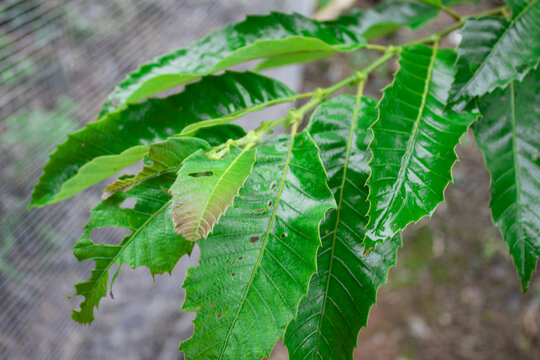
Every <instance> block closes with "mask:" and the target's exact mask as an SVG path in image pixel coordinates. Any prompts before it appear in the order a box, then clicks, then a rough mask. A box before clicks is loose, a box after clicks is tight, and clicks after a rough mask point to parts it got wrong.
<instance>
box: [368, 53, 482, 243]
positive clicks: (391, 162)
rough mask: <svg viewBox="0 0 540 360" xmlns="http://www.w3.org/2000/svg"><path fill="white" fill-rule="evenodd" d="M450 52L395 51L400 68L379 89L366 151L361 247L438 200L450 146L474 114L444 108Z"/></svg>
mask: <svg viewBox="0 0 540 360" xmlns="http://www.w3.org/2000/svg"><path fill="white" fill-rule="evenodd" d="M454 61H455V52H454V51H453V50H449V49H445V50H440V49H439V48H438V47H437V46H435V47H434V48H433V49H431V48H429V47H426V46H424V45H415V46H412V47H410V48H406V49H404V50H403V51H402V53H401V59H400V61H399V64H400V70H399V71H398V73H397V74H396V77H395V79H394V82H393V83H392V85H391V86H390V87H388V88H387V89H385V90H384V96H383V98H382V100H381V103H380V105H379V119H378V120H377V122H376V123H375V124H374V125H373V127H372V129H373V134H374V137H373V140H372V142H371V143H370V150H371V152H372V153H373V158H372V160H371V162H370V168H371V176H370V178H369V182H368V186H369V190H370V194H369V201H370V209H369V213H368V215H369V218H370V219H369V224H368V231H367V237H366V245H367V246H368V247H371V246H372V245H373V243H374V242H381V241H383V240H384V239H386V238H387V237H391V236H393V235H394V234H395V233H396V232H397V231H398V230H401V229H404V228H405V226H406V225H407V224H408V223H410V222H413V221H417V220H419V219H420V218H421V217H423V216H424V215H431V214H432V213H433V211H434V210H435V207H436V206H437V204H439V202H441V201H442V200H443V194H444V189H445V188H446V186H447V185H448V183H449V181H450V180H451V169H452V165H453V164H454V162H455V161H456V154H455V152H454V147H455V146H456V145H457V144H458V142H459V138H460V137H461V135H463V134H464V133H465V132H466V131H467V129H468V127H469V125H470V124H471V122H472V121H473V120H474V116H472V115H471V114H469V113H464V114H456V113H453V112H448V113H445V112H444V108H445V106H446V103H447V99H448V93H449V90H450V86H451V84H452V81H453V75H454V72H455V71H454V67H453V64H454Z"/></svg>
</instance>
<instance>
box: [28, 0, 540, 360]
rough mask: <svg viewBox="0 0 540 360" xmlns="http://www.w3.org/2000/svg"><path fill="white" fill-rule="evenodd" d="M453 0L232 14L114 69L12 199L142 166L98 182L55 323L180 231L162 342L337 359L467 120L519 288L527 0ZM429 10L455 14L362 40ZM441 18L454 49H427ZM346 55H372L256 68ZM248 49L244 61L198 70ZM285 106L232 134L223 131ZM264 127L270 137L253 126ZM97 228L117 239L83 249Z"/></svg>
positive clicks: (534, 26)
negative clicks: (450, 21)
mask: <svg viewBox="0 0 540 360" xmlns="http://www.w3.org/2000/svg"><path fill="white" fill-rule="evenodd" d="M457 2H459V1H442V2H441V1H440V0H429V1H428V0H425V1H423V2H407V1H388V2H384V3H382V4H380V5H377V6H375V7H373V8H371V9H369V10H365V11H359V10H356V11H353V12H351V13H349V14H346V15H343V16H341V17H339V18H338V19H336V20H333V21H327V22H318V21H315V20H311V19H309V18H306V17H303V16H301V15H298V14H293V15H289V14H281V13H271V14H269V15H265V16H249V17H248V18H247V19H246V20H245V21H243V22H240V23H237V24H232V25H229V26H227V27H226V28H224V29H222V30H219V31H215V32H213V33H210V34H209V35H208V36H207V37H206V38H204V39H202V40H200V41H197V42H195V43H193V44H191V45H190V46H188V47H187V48H184V49H180V50H176V51H173V52H172V53H170V54H167V55H164V56H162V57H160V58H157V59H155V60H153V61H151V62H150V63H148V64H145V65H143V66H141V67H140V68H139V69H137V70H136V71H134V72H133V73H131V74H129V75H128V76H127V77H126V78H125V80H124V81H122V82H121V83H120V84H119V85H118V86H117V87H116V88H115V89H114V90H113V92H112V93H111V95H110V96H109V97H108V99H107V101H106V103H105V105H104V106H103V109H102V110H101V113H100V117H99V119H98V120H97V121H96V122H94V123H91V124H88V125H87V126H86V127H85V128H84V129H82V130H79V131H77V132H74V133H72V134H71V135H70V136H69V137H68V139H67V140H66V141H65V142H64V143H63V144H61V145H60V146H59V147H58V148H57V150H56V151H55V152H54V153H53V154H52V155H51V157H50V160H49V162H48V164H47V165H46V166H45V169H44V173H43V175H42V176H41V178H40V180H39V183H38V184H37V185H36V187H35V189H34V193H33V197H32V202H31V206H44V205H48V204H52V203H56V202H59V201H62V200H64V199H67V198H69V197H71V196H73V195H75V194H77V193H79V192H80V191H82V190H84V189H86V188H88V187H90V186H92V185H94V184H96V183H97V182H99V181H101V180H104V179H106V178H108V177H110V176H112V175H114V174H116V173H118V172H119V171H121V170H122V169H124V168H125V167H127V166H129V165H132V164H134V163H136V162H138V161H141V160H143V161H144V166H143V169H142V170H141V171H140V172H139V173H138V174H135V175H123V176H121V177H120V178H119V179H118V180H116V181H114V182H113V183H111V184H110V185H108V186H107V187H106V188H105V189H104V194H103V200H102V201H101V203H99V204H98V205H97V206H96V207H95V208H94V209H93V210H92V212H91V216H90V220H89V222H88V224H87V225H86V227H85V228H84V234H83V236H82V237H81V238H80V239H79V240H78V241H77V244H76V245H75V248H74V254H75V256H76V257H77V259H78V260H80V261H82V260H94V261H95V264H96V266H95V269H94V270H93V271H92V275H91V277H90V279H89V280H87V281H84V282H81V283H79V284H77V285H76V293H75V295H80V296H83V297H84V301H83V302H82V303H81V305H80V309H78V310H75V311H74V312H73V318H74V319H75V320H76V321H79V322H81V323H90V322H92V320H93V319H94V309H95V308H97V307H98V305H99V302H100V299H101V298H103V297H104V296H106V294H107V290H108V287H109V286H112V282H113V281H114V278H116V275H117V273H116V274H115V275H114V276H113V279H112V280H111V281H110V280H109V275H110V274H109V272H110V269H111V267H112V266H113V265H114V264H119V265H122V264H128V265H129V266H131V267H132V268H135V267H138V266H146V267H147V268H149V269H150V272H151V274H152V275H155V274H162V273H165V272H171V271H172V269H173V268H174V266H175V264H176V263H177V262H178V260H179V259H180V258H181V257H182V256H184V255H189V254H190V253H191V250H192V249H193V246H194V245H195V243H197V244H198V246H199V247H200V250H201V258H200V263H199V265H198V266H197V267H195V268H192V269H190V270H189V271H188V274H187V278H186V280H185V282H184V284H183V287H184V289H185V290H186V299H185V303H184V305H183V309H184V310H186V311H196V312H197V316H196V318H195V320H194V323H195V332H194V335H193V337H191V338H190V339H188V340H186V341H184V342H183V343H182V344H181V346H180V349H181V350H182V351H184V353H185V355H186V356H187V358H190V359H198V358H204V359H207V358H219V359H223V358H227V359H238V358H249V359H260V358H262V357H264V356H268V354H269V353H270V351H271V349H272V347H273V345H274V344H275V343H276V341H278V340H280V339H283V340H284V343H285V345H286V346H287V348H288V350H289V355H290V357H291V358H292V359H306V358H317V357H319V358H323V359H350V358H351V357H352V352H353V349H354V347H355V346H356V339H357V336H358V332H359V330H360V329H361V328H362V327H363V326H365V325H366V323H367V318H368V314H369V310H370V308H371V306H372V305H373V304H374V303H375V301H376V295H377V290H378V288H379V287H380V286H381V285H383V284H385V283H386V279H387V274H388V271H389V268H390V267H391V266H392V265H394V264H395V262H396V253H397V249H398V248H399V247H400V246H401V231H403V230H404V229H405V228H406V226H407V225H408V224H409V223H411V222H415V221H418V220H419V219H420V218H422V217H424V216H429V215H431V214H432V213H433V212H434V210H435V209H436V207H437V205H438V204H440V203H441V202H442V201H444V191H445V188H446V187H447V186H448V184H449V183H450V182H451V181H452V174H451V170H452V166H453V165H454V163H455V162H456V160H457V156H456V153H455V151H454V150H455V147H456V146H457V145H458V143H459V139H460V138H461V137H462V136H463V135H464V134H466V133H467V132H468V130H469V129H470V128H472V130H473V131H474V136H475V139H476V142H477V143H478V146H479V147H480V149H481V150H482V152H483V154H484V157H485V161H486V165H487V168H488V170H489V172H490V174H491V179H492V182H491V209H492V215H493V221H494V224H495V225H496V226H497V227H498V228H499V229H500V230H501V233H502V235H503V238H504V240H505V241H506V243H507V244H508V246H509V249H510V254H511V255H512V257H513V258H514V262H515V264H516V267H517V271H518V275H519V277H520V279H521V281H522V286H523V289H524V290H526V289H527V286H528V283H529V281H530V279H531V276H532V273H533V271H534V269H535V267H536V263H537V261H538V259H539V257H540V217H539V214H540V211H539V210H540V208H539V207H538V204H539V203H540V180H539V179H540V150H539V149H540V119H539V115H538V114H540V105H539V104H540V70H539V69H538V63H539V60H540V1H539V0H507V6H503V7H500V8H496V9H492V10H489V11H487V12H485V13H482V14H477V15H475V16H472V17H462V16H461V15H459V14H457V13H456V12H454V11H453V10H451V9H450V8H449V7H450V6H451V5H453V4H455V3H457ZM440 12H445V13H446V14H448V15H450V16H452V17H453V18H454V19H455V21H456V22H455V24H454V25H452V26H451V27H449V28H447V29H444V30H442V31H440V32H438V33H435V34H433V35H432V36H429V37H427V38H423V39H419V40H416V41H413V42H410V43H406V44H401V45H399V46H388V47H385V46H382V45H374V44H371V43H370V41H371V40H373V39H375V38H377V37H380V36H383V35H385V34H388V33H390V32H392V31H394V30H396V29H398V28H399V27H404V26H405V27H409V28H411V29H416V28H418V27H420V26H422V25H424V24H426V23H427V22H428V21H429V20H431V19H433V18H434V17H436V16H437V15H438V14H439V13H440ZM460 28H461V30H460V31H461V36H462V41H461V42H460V44H459V46H458V47H457V49H449V48H446V49H445V48H442V47H441V41H440V40H441V38H442V37H443V36H445V35H447V34H448V33H450V32H451V31H454V30H456V29H460ZM365 50H375V51H380V52H381V56H380V57H379V58H377V59H376V60H375V61H374V62H373V63H371V64H369V65H368V66H366V67H364V68H361V69H357V71H356V72H355V73H354V74H353V75H352V76H350V77H349V78H346V79H344V80H342V81H340V82H338V83H336V84H334V85H332V86H331V87H329V88H325V89H316V90H314V91H313V92H310V93H305V94H296V93H295V92H293V91H292V90H291V89H289V88H288V87H287V86H286V85H284V84H282V83H281V82H279V81H277V80H275V79H272V78H268V77H265V76H262V75H260V74H259V73H258V72H257V71H259V70H261V69H266V68H270V67H276V66H283V65H288V64H292V63H300V62H306V61H313V60H317V59H321V58H324V57H328V56H332V55H335V54H338V53H343V52H352V51H365ZM396 58H397V59H398V64H399V70H398V71H397V73H396V74H395V76H394V78H393V81H392V83H391V84H390V85H388V86H387V87H386V88H385V89H384V90H383V95H382V98H381V100H380V101H379V100H377V99H374V98H371V97H368V96H365V95H364V93H363V88H364V85H365V83H366V82H367V81H368V80H369V76H370V74H371V73H372V72H373V71H374V70H375V69H376V68H378V67H379V66H381V65H383V64H384V63H386V62H388V61H391V60H393V59H396ZM255 59H259V60H260V61H259V62H258V63H257V65H256V66H255V68H254V69H253V71H246V72H232V71H225V72H224V73H222V74H220V75H215V73H217V72H220V71H222V70H226V69H228V68H230V67H231V66H234V65H237V64H239V63H243V62H247V61H251V60H255ZM185 83H189V84H188V85H187V86H186V87H185V89H184V90H183V91H182V92H180V93H178V94H175V95H171V96H169V97H166V98H157V97H152V96H154V95H157V94H159V93H161V92H162V91H165V90H169V89H172V88H174V87H176V86H178V85H181V84H185ZM351 87H353V88H355V89H356V91H355V92H354V93H353V94H346V95H339V96H333V94H334V93H335V92H336V91H337V90H339V89H341V88H346V89H350V88H351ZM302 99H306V101H304V102H303V105H302V106H299V107H297V108H291V110H290V111H289V113H288V115H287V116H285V117H283V118H280V119H274V120H273V121H270V122H261V123H260V124H259V126H258V127H257V128H256V129H255V130H252V131H249V132H247V133H246V132H245V131H244V130H243V129H242V128H240V127H239V126H236V125H233V124H231V122H233V121H235V120H236V119H239V118H241V117H242V116H244V115H246V114H248V113H252V112H256V111H260V110H262V109H265V108H267V107H269V106H274V105H277V104H281V103H293V102H298V101H301V100H302ZM311 110H314V111H313V112H312V114H311V115H310V116H309V118H307V116H306V114H308V113H310V112H311ZM304 120H305V125H306V126H305V128H304V129H303V130H302V131H300V130H299V129H301V126H300V125H301V124H302V122H303V121H304ZM279 126H282V127H285V128H286V129H288V131H286V132H285V133H283V134H279V135H272V134H273V131H274V129H275V128H276V127H279ZM130 199H131V200H130ZM128 200H130V201H134V202H135V205H134V207H133V208H126V207H124V206H123V204H124V203H125V202H126V201H128ZM103 227H120V228H124V229H127V230H130V231H131V233H130V234H129V235H128V236H126V237H125V238H124V239H123V240H122V241H121V242H119V243H118V244H117V245H107V244H99V243H95V242H94V241H93V240H92V231H93V230H94V229H98V228H103Z"/></svg>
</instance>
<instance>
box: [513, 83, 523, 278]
mask: <svg viewBox="0 0 540 360" xmlns="http://www.w3.org/2000/svg"><path fill="white" fill-rule="evenodd" d="M510 110H511V114H512V115H511V117H512V156H513V158H514V181H515V184H516V200H517V205H518V206H517V217H518V219H517V221H518V223H519V226H518V233H517V234H516V235H517V239H516V242H518V243H520V242H522V239H523V215H522V211H521V185H520V179H519V161H518V156H517V144H516V143H517V138H516V99H515V92H514V81H512V82H510ZM519 251H520V253H521V264H520V265H521V271H522V273H523V274H524V273H525V266H526V264H525V246H524V244H521V245H520V246H519Z"/></svg>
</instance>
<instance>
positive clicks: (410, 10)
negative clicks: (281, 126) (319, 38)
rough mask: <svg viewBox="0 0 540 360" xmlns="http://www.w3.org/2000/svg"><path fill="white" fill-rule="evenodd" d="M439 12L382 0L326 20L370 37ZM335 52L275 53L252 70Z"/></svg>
mask: <svg viewBox="0 0 540 360" xmlns="http://www.w3.org/2000/svg"><path fill="white" fill-rule="evenodd" d="M438 13H439V10H438V9H437V8H435V7H433V6H431V5H428V4H422V3H415V2H406V1H385V2H383V3H382V4H378V5H376V6H374V7H372V8H370V9H368V10H355V11H353V12H351V13H349V14H346V15H342V16H340V17H339V18H338V19H336V20H331V21H326V22H325V24H327V25H329V26H334V27H336V28H337V29H342V28H345V29H348V30H350V31H353V32H354V33H356V34H359V35H361V36H362V37H364V38H365V39H366V40H372V39H374V38H377V37H380V36H384V35H386V34H389V33H391V32H393V31H395V30H397V29H399V28H400V27H403V26H408V27H410V28H411V29H417V28H419V27H420V26H422V25H424V24H426V23H427V22H428V21H429V20H431V19H433V18H435V17H436V16H437V15H438ZM351 50H356V49H351ZM334 54H335V52H334V51H328V52H324V51H322V52H317V53H301V54H290V55H285V56H276V57H272V58H271V59H267V60H264V61H262V62H260V63H259V64H258V65H257V66H256V67H255V69H254V70H256V71H260V70H264V69H269V68H273V67H277V66H285V65H290V64H295V63H301V62H307V61H314V60H318V59H322V58H325V57H328V56H331V55H334Z"/></svg>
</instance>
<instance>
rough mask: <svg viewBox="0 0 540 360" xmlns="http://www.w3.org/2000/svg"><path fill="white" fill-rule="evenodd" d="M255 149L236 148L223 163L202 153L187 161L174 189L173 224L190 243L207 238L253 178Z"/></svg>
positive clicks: (223, 159)
mask: <svg viewBox="0 0 540 360" xmlns="http://www.w3.org/2000/svg"><path fill="white" fill-rule="evenodd" d="M256 152H257V151H256V150H255V149H251V150H248V149H244V150H240V149H238V148H236V147H233V148H232V149H231V150H230V153H229V154H228V155H227V156H225V157H224V158H222V159H211V158H209V157H208V156H207V155H205V153H204V151H202V150H199V151H197V152H195V153H193V154H192V155H190V156H189V157H188V158H187V159H186V160H184V162H183V164H182V167H181V168H180V170H179V171H178V174H177V178H176V181H175V182H174V184H173V185H172V186H171V189H170V193H171V195H172V196H173V210H172V216H173V222H174V226H175V230H176V232H177V233H178V234H180V235H182V236H184V238H186V239H187V240H189V241H196V240H198V239H201V238H205V237H206V236H207V235H208V234H209V233H210V232H211V231H212V229H213V228H214V225H215V224H216V223H217V222H218V221H219V218H220V217H221V215H223V214H224V213H225V211H226V210H227V208H228V207H229V206H230V205H231V204H232V202H233V199H234V198H235V197H236V195H238V191H239V190H240V188H241V187H242V186H243V185H244V182H245V181H246V179H247V177H248V176H249V175H250V174H251V170H252V169H253V164H254V163H255V154H256Z"/></svg>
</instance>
